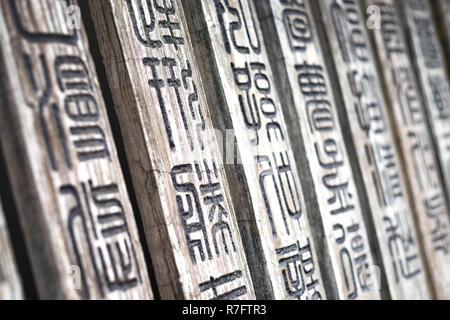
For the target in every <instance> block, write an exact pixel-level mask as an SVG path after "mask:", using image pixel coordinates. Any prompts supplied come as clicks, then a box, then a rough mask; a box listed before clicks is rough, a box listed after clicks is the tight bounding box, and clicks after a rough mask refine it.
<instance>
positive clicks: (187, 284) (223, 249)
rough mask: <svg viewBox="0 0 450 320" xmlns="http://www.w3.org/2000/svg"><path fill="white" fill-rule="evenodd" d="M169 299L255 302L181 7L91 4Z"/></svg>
mask: <svg viewBox="0 0 450 320" xmlns="http://www.w3.org/2000/svg"><path fill="white" fill-rule="evenodd" d="M89 4H90V8H91V12H92V16H93V20H94V21H95V25H96V31H97V38H98V41H99V44H100V47H101V52H102V56H103V58H104V64H105V66H106V70H107V76H108V80H109V84H110V87H111V90H112V95H113V98H114V103H115V106H116V111H117V114H118V117H119V121H120V124H121V129H122V133H123V137H124V142H125V146H126V150H127V157H128V161H129V166H130V169H131V174H132V178H133V182H134V186H135V190H136V192H137V199H138V202H139V206H140V211H141V213H142V219H143V221H144V225H145V231H146V235H147V243H148V246H149V248H150V251H151V253H152V261H153V264H154V266H155V274H156V278H157V282H158V286H159V291H160V295H161V297H162V298H163V299H175V298H176V299H238V298H239V299H254V292H253V286H252V281H251V278H250V273H249V271H248V267H247V261H246V259H245V253H244V249H243V246H242V240H241V237H240V234H239V229H238V226H237V221H236V216H235V213H234V208H233V204H232V201H231V198H230V194H229V189H228V184H227V181H226V177H225V172H224V169H223V163H222V159H221V154H220V151H219V145H218V143H217V140H216V139H215V136H214V132H213V130H212V124H211V118H210V115H209V111H208V105H207V101H206V98H205V93H204V89H203V86H202V83H201V80H200V79H199V71H198V68H197V64H196V61H195V59H194V58H193V54H192V52H193V50H192V47H191V43H190V38H189V35H188V34H187V32H186V31H185V30H186V27H185V22H184V15H183V10H182V7H181V3H180V1H163V2H156V1H155V2H152V1H142V0H129V1H117V0H101V1H90V2H89Z"/></svg>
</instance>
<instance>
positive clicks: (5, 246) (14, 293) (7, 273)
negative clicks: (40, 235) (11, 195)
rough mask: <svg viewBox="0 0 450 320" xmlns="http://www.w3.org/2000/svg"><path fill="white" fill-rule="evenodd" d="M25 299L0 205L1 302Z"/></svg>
mask: <svg viewBox="0 0 450 320" xmlns="http://www.w3.org/2000/svg"><path fill="white" fill-rule="evenodd" d="M23 298H24V296H23V291H22V283H21V280H20V276H19V273H18V270H17V266H16V262H15V260H14V253H13V251H12V246H11V242H10V239H9V232H8V226H7V225H6V221H5V217H4V215H3V208H2V206H1V205H0V300H19V299H23Z"/></svg>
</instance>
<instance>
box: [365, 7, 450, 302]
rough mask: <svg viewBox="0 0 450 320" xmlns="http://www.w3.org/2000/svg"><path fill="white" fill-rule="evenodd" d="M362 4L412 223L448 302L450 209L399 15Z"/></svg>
mask: <svg viewBox="0 0 450 320" xmlns="http://www.w3.org/2000/svg"><path fill="white" fill-rule="evenodd" d="M364 3H365V5H366V6H369V5H375V6H377V8H378V9H379V12H380V17H381V20H380V21H381V27H380V28H379V29H373V30H372V31H371V32H370V34H371V35H372V37H371V38H372V40H373V41H374V47H375V48H376V49H377V53H378V54H377V56H378V71H379V72H380V74H382V75H383V79H384V90H385V94H386V97H387V99H388V104H389V105H390V108H389V113H390V116H391V119H392V121H393V127H394V128H395V129H394V131H395V134H396V140H397V142H398V144H399V146H400V150H401V153H400V154H401V157H402V161H403V163H404V166H405V168H406V175H407V176H408V177H409V179H408V181H407V182H408V185H409V188H410V192H411V194H412V198H413V200H414V205H415V208H416V215H417V216H416V225H417V226H418V229H419V235H420V237H421V239H422V244H423V252H424V255H425V256H426V258H427V261H428V267H429V272H430V275H431V280H432V284H433V287H434V290H435V294H436V296H437V297H438V298H441V299H448V298H449V293H450V269H449V266H450V252H449V249H450V248H449V246H450V243H449V210H448V206H447V202H446V200H445V193H444V189H443V181H442V180H441V179H440V176H439V173H438V170H439V164H438V160H437V159H436V157H435V152H434V151H435V150H434V146H433V143H432V139H431V134H430V132H429V130H428V127H427V125H426V115H425V106H424V99H423V96H422V94H421V92H420V88H419V85H418V82H417V79H416V77H415V74H414V69H413V68H414V66H413V64H412V62H411V59H410V56H409V54H408V49H407V43H406V38H405V34H404V29H403V26H402V25H401V22H400V21H401V17H400V15H399V10H398V7H397V6H396V3H395V1H393V0H384V1H381V0H366V1H365V2H364Z"/></svg>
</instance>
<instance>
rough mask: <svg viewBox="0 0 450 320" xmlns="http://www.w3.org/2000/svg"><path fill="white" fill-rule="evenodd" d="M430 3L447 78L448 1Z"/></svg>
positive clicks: (449, 51) (449, 44)
mask: <svg viewBox="0 0 450 320" xmlns="http://www.w3.org/2000/svg"><path fill="white" fill-rule="evenodd" d="M430 3H431V5H432V9H433V12H434V21H435V23H436V25H437V28H438V32H439V36H440V39H441V43H442V47H443V49H444V57H445V60H446V63H447V76H449V77H450V0H431V1H430Z"/></svg>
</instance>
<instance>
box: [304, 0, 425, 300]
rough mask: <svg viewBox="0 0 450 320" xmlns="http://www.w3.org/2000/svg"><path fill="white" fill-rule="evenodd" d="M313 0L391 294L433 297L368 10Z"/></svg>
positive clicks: (353, 2)
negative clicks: (374, 50) (370, 35)
mask: <svg viewBox="0 0 450 320" xmlns="http://www.w3.org/2000/svg"><path fill="white" fill-rule="evenodd" d="M310 2H313V3H314V4H316V5H315V8H317V9H316V12H317V15H316V16H317V21H318V20H319V19H320V20H321V22H322V25H321V26H323V27H324V29H323V30H322V31H323V32H321V33H319V34H318V38H319V39H320V40H321V42H322V45H323V48H324V50H325V52H326V53H327V54H326V56H327V57H331V59H330V61H329V63H328V66H329V70H330V73H331V74H332V81H331V83H333V84H335V88H336V90H337V92H338V94H337V96H338V97H342V100H343V101H342V103H338V106H339V107H340V109H339V115H340V120H341V123H342V126H343V127H347V128H349V129H350V130H347V131H345V132H344V133H347V136H346V141H347V146H348V147H349V149H348V150H349V154H350V156H351V157H352V156H353V159H352V158H351V159H352V163H353V164H354V166H353V168H354V172H355V176H356V177H360V179H358V180H357V181H358V182H359V186H358V187H359V188H360V189H361V190H365V192H366V193H367V196H366V197H365V198H364V197H362V199H363V200H362V203H364V204H366V208H365V210H364V211H365V212H366V213H367V215H368V216H369V215H370V217H369V218H370V219H369V220H370V221H371V222H372V223H373V229H371V230H372V231H373V233H372V234H371V239H372V240H373V242H374V243H377V246H376V247H377V251H378V250H379V252H380V254H381V257H382V261H383V265H384V270H383V273H384V274H385V276H386V277H387V280H388V284H389V289H390V295H391V297H392V299H395V300H399V299H407V300H409V299H429V298H430V293H429V289H428V287H427V279H426V273H425V270H424V267H423V261H422V256H421V254H420V248H419V238H418V236H417V233H416V229H415V226H414V221H413V211H412V208H411V207H410V204H409V203H410V200H411V199H410V197H409V195H408V193H407V189H406V182H405V180H404V175H403V172H402V166H401V164H400V161H399V155H398V153H397V148H396V146H395V143H394V136H393V134H392V131H391V121H390V119H389V117H388V116H387V115H388V110H387V105H386V103H385V99H384V96H383V92H382V89H381V82H380V77H379V75H378V73H377V71H376V66H375V59H374V57H373V53H372V48H371V44H370V42H369V39H368V34H367V30H366V28H365V25H366V21H365V19H364V15H363V13H362V12H361V8H360V6H359V4H358V1H357V0H325V1H310ZM319 7H320V8H319ZM319 9H320V10H319ZM319 17H320V18H319ZM316 34H317V33H316ZM333 62H334V63H333ZM363 206H364V205H363Z"/></svg>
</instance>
